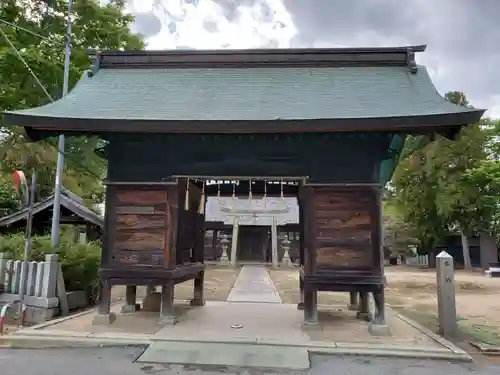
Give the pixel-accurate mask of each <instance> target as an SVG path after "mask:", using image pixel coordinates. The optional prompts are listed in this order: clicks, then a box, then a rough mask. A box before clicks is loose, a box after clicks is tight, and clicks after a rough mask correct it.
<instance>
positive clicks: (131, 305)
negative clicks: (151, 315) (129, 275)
mask: <svg viewBox="0 0 500 375" xmlns="http://www.w3.org/2000/svg"><path fill="white" fill-rule="evenodd" d="M136 301H137V286H136V285H127V288H126V290H125V304H124V305H123V306H122V313H132V312H136V311H139V310H140V308H141V305H140V304H138V303H136Z"/></svg>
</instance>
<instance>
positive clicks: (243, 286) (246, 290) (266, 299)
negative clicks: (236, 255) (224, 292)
mask: <svg viewBox="0 0 500 375" xmlns="http://www.w3.org/2000/svg"><path fill="white" fill-rule="evenodd" d="M227 301H228V302H261V303H282V301H281V298H280V296H279V294H278V292H277V291H276V288H275V287H274V284H273V281H272V280H271V277H270V276H269V272H267V269H266V267H265V266H243V268H242V269H241V271H240V274H239V275H238V279H237V280H236V282H235V283H234V286H233V289H232V290H231V293H229V297H228V298H227Z"/></svg>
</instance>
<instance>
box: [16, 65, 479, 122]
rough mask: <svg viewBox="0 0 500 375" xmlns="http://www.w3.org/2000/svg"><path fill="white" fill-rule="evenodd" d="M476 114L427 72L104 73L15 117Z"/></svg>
mask: <svg viewBox="0 0 500 375" xmlns="http://www.w3.org/2000/svg"><path fill="white" fill-rule="evenodd" d="M469 111H474V110H471V109H468V108H464V107H459V106H456V105H454V104H452V103H449V102H448V101H446V100H445V99H444V98H442V97H441V96H440V95H439V94H438V93H437V91H436V89H435V88H434V86H433V84H432V82H431V80H430V78H429V75H428V74H427V71H426V69H425V68H424V67H418V72H417V73H416V74H412V73H411V72H410V71H409V69H408V68H407V67H402V66H395V67H391V66H378V67H356V66H350V67H305V68H301V67H287V68H276V67H264V68H246V69H242V68H215V69H199V68H193V69H100V70H98V71H97V73H96V74H95V75H94V76H92V77H89V76H88V75H87V74H86V75H84V77H83V78H82V79H81V80H80V82H79V83H78V84H77V85H76V87H75V88H74V89H73V90H72V91H71V93H70V94H69V95H68V96H67V97H65V98H63V99H60V100H58V101H56V102H54V103H51V104H48V105H45V106H42V107H39V108H33V109H28V110H22V111H17V112H14V113H15V114H17V115H26V116H43V117H54V118H70V119H71V118H79V119H115V120H133V119H140V120H200V121H207V120H220V121H225V120H236V121H241V120H243V121H245V120H253V121H255V120H257V121H259V120H276V119H281V120H304V119H339V118H343V119H349V118H373V117H397V116H419V115H439V114H448V113H456V112H469Z"/></svg>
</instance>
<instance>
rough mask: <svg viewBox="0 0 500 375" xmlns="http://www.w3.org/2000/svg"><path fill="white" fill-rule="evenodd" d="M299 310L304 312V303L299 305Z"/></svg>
mask: <svg viewBox="0 0 500 375" xmlns="http://www.w3.org/2000/svg"><path fill="white" fill-rule="evenodd" d="M297 310H302V311H303V310H304V302H299V303H297Z"/></svg>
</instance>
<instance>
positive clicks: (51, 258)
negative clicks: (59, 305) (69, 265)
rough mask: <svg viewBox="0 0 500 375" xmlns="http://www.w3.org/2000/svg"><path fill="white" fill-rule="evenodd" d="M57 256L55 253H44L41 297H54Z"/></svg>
mask: <svg viewBox="0 0 500 375" xmlns="http://www.w3.org/2000/svg"><path fill="white" fill-rule="evenodd" d="M58 260H59V256H58V255H57V254H47V255H45V267H44V273H43V284H42V297H45V298H51V297H56V285H57V272H58V264H57V262H58Z"/></svg>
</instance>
